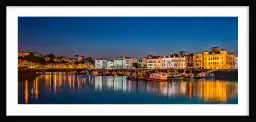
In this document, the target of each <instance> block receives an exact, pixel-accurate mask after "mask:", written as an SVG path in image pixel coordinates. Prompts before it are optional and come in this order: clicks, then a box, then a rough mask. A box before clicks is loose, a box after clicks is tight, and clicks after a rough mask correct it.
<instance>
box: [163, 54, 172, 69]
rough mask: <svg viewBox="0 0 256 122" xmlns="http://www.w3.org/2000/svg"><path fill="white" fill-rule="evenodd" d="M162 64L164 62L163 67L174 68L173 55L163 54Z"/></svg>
mask: <svg viewBox="0 0 256 122" xmlns="http://www.w3.org/2000/svg"><path fill="white" fill-rule="evenodd" d="M161 64H162V69H172V68H174V67H173V64H172V57H171V56H170V55H168V56H162V58H161Z"/></svg>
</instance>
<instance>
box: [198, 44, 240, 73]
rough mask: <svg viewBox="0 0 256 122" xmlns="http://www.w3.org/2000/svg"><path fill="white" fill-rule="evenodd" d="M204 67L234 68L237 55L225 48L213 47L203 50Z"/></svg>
mask: <svg viewBox="0 0 256 122" xmlns="http://www.w3.org/2000/svg"><path fill="white" fill-rule="evenodd" d="M203 68H204V69H234V68H235V55H234V54H233V53H230V52H228V51H227V50H225V49H222V48H218V47H212V48H211V50H210V51H204V52H203Z"/></svg>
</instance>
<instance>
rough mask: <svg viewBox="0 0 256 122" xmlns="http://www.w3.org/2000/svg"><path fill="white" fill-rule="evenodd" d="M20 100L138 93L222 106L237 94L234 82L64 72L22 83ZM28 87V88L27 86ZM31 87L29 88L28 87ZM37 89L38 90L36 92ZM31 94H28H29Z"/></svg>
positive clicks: (48, 74)
mask: <svg viewBox="0 0 256 122" xmlns="http://www.w3.org/2000/svg"><path fill="white" fill-rule="evenodd" d="M24 84H25V85H24V100H25V103H29V97H30V99H34V100H37V99H38V98H39V93H40V92H44V93H50V94H55V95H58V93H63V92H71V93H73V92H85V91H86V90H87V91H88V90H92V91H98V92H104V91H111V92H124V93H125V92H134V93H137V92H142V93H148V94H155V95H160V96H165V97H174V98H175V97H176V96H185V97H187V98H189V99H201V100H203V101H217V102H221V103H225V102H226V101H227V100H228V99H229V98H232V97H235V96H237V94H238V91H237V88H238V87H237V82H228V81H221V80H191V81H177V82H147V81H138V82H137V81H130V80H126V77H122V76H116V77H112V76H90V75H69V74H68V73H65V72H54V73H52V72H49V73H47V74H45V75H41V76H39V77H37V78H36V79H35V80H34V81H33V82H29V81H28V80H26V81H24ZM30 84H31V85H30ZM30 86H32V87H30ZM39 86H42V87H40V88H39ZM29 91H31V94H29Z"/></svg>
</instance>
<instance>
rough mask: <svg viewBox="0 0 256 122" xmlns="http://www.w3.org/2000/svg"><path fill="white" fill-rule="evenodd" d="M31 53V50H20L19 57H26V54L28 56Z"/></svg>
mask: <svg viewBox="0 0 256 122" xmlns="http://www.w3.org/2000/svg"><path fill="white" fill-rule="evenodd" d="M29 54H30V53H29V52H18V56H19V57H24V56H27V55H29Z"/></svg>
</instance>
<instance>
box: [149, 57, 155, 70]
mask: <svg viewBox="0 0 256 122" xmlns="http://www.w3.org/2000/svg"><path fill="white" fill-rule="evenodd" d="M147 68H148V69H155V68H156V60H155V59H147Z"/></svg>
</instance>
